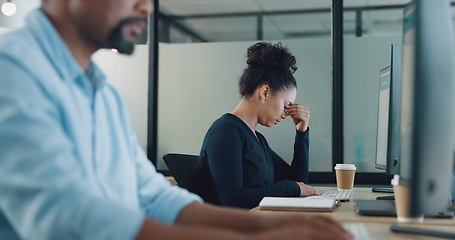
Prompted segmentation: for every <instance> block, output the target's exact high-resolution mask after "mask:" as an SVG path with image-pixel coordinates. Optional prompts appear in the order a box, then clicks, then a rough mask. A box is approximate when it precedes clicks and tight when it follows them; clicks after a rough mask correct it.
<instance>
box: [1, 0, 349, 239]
mask: <svg viewBox="0 0 455 240" xmlns="http://www.w3.org/2000/svg"><path fill="white" fill-rule="evenodd" d="M151 11H152V5H151V2H150V0H97V1H93V0H42V5H41V9H40V10H36V11H34V12H33V13H31V14H30V15H29V16H28V18H27V23H26V25H25V27H23V28H21V29H19V30H16V31H13V32H10V33H8V34H4V35H2V36H1V37H0V239H38V240H39V239H46V240H51V239H59V240H60V239H96V240H101V239H114V240H115V239H278V238H280V239H281V238H284V239H298V238H301V237H303V236H305V237H310V238H311V236H315V235H320V234H324V237H326V238H327V239H331V238H338V239H348V238H350V237H351V235H350V234H349V233H347V232H346V231H344V230H343V229H342V228H341V226H340V225H339V224H338V223H336V222H335V221H334V220H332V219H329V218H326V217H315V216H312V217H311V220H310V217H308V216H305V215H278V216H268V215H267V216H261V215H259V214H253V213H248V212H246V211H242V210H234V209H222V208H218V207H214V206H211V205H208V204H203V203H201V202H202V201H201V199H200V198H199V197H198V196H196V195H193V194H191V193H189V192H187V191H185V190H183V189H180V188H178V187H176V186H171V185H170V184H169V183H168V182H167V181H166V180H165V179H164V178H163V176H162V175H161V174H158V173H156V171H155V169H154V167H153V165H152V164H151V163H150V161H148V159H147V157H146V156H145V154H144V152H143V151H142V149H141V148H140V146H139V144H138V142H137V140H136V137H135V135H134V133H133V132H132V130H131V127H130V123H129V119H128V114H127V111H126V109H125V106H124V104H123V102H122V100H121V99H120V96H119V94H118V93H117V92H116V91H115V90H114V89H113V88H112V87H111V86H110V85H109V84H108V83H106V79H105V77H104V75H103V73H102V72H101V71H100V70H99V69H98V67H97V66H96V65H95V64H94V63H93V62H92V61H91V56H92V54H93V53H94V52H95V51H96V50H98V49H100V48H116V49H118V50H119V52H121V53H131V52H132V51H133V48H134V44H133V42H134V39H135V38H136V37H137V36H138V35H139V34H140V33H141V31H142V29H143V28H144V27H145V26H146V18H147V16H148V14H149V13H150V12H151ZM314 229H319V230H321V231H319V232H317V231H315V230H314Z"/></svg>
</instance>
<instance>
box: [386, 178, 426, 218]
mask: <svg viewBox="0 0 455 240" xmlns="http://www.w3.org/2000/svg"><path fill="white" fill-rule="evenodd" d="M392 186H393V192H394V195H395V208H396V213H397V219H398V222H423V214H422V215H418V216H411V215H410V214H409V206H410V200H411V197H410V196H411V191H410V190H409V188H408V187H406V186H404V185H402V184H400V176H398V175H395V176H394V177H393V179H392Z"/></svg>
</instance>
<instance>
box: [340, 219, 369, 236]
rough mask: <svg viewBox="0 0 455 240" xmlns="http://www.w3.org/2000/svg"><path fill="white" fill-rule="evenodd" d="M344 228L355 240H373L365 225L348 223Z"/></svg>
mask: <svg viewBox="0 0 455 240" xmlns="http://www.w3.org/2000/svg"><path fill="white" fill-rule="evenodd" d="M343 227H344V229H346V230H348V231H349V232H350V233H352V235H354V239H353V240H371V236H370V234H369V233H368V230H367V228H366V227H365V224H364V223H348V224H344V225H343Z"/></svg>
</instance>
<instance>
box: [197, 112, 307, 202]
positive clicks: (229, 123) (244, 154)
mask: <svg viewBox="0 0 455 240" xmlns="http://www.w3.org/2000/svg"><path fill="white" fill-rule="evenodd" d="M256 135H257V138H256V136H255V135H254V133H253V132H252V131H251V129H250V128H249V127H248V125H246V123H245V122H243V121H242V120H241V119H240V118H238V117H237V116H235V115H233V114H229V113H227V114H224V115H223V116H221V117H220V118H219V119H217V120H216V121H215V122H214V123H213V124H212V126H211V127H210V128H209V130H208V131H207V134H206V135H205V138H204V142H203V144H202V148H201V152H200V155H199V166H198V168H199V173H200V176H199V177H200V178H199V179H200V187H201V191H200V195H201V196H202V198H203V199H204V200H205V201H206V202H210V203H214V204H218V205H223V206H234V207H242V208H253V207H256V206H258V205H259V202H260V201H261V200H262V198H263V197H272V196H273V197H280V196H281V197H293V196H299V195H300V188H299V186H298V184H297V183H296V182H304V183H306V182H307V179H308V158H309V156H308V148H309V138H308V135H309V130H308V131H306V132H301V131H297V130H296V135H295V143H294V159H293V160H292V163H291V165H290V166H289V164H288V163H286V162H285V161H284V160H283V159H282V158H281V157H280V156H278V154H276V153H275V152H274V151H273V150H272V149H270V147H269V145H268V143H267V141H266V139H265V138H264V136H263V135H262V134H260V133H259V132H257V131H256Z"/></svg>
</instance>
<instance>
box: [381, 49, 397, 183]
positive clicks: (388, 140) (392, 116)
mask: <svg viewBox="0 0 455 240" xmlns="http://www.w3.org/2000/svg"><path fill="white" fill-rule="evenodd" d="M400 95H401V61H400V57H399V55H398V53H397V52H396V50H395V47H394V46H393V45H391V47H390V66H388V67H386V68H384V69H382V70H381V71H380V72H379V101H378V103H379V104H378V125H377V139H376V158H375V159H376V160H375V167H376V168H378V169H383V170H385V173H386V174H387V175H394V174H398V173H399V158H400V103H401V102H400Z"/></svg>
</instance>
